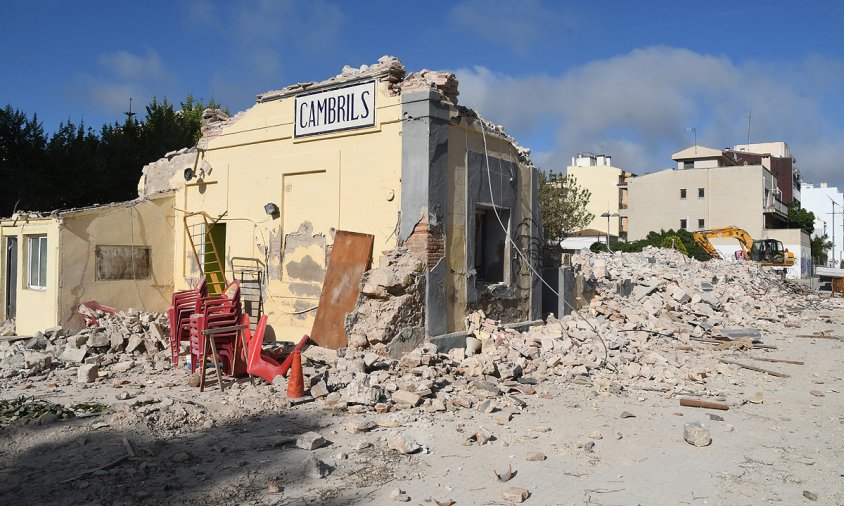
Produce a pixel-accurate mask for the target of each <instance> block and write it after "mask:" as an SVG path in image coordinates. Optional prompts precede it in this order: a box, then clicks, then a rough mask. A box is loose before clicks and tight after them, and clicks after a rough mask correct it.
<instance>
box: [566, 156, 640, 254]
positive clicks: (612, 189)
mask: <svg viewBox="0 0 844 506" xmlns="http://www.w3.org/2000/svg"><path fill="white" fill-rule="evenodd" d="M566 175H567V176H569V177H574V178H575V179H576V180H577V184H578V186H580V187H581V188H585V189H586V190H589V193H590V197H589V203H588V204H587V206H586V209H587V210H588V211H589V212H590V213H592V214H593V215H594V218H593V219H592V221H591V222H590V223H589V224H588V225H586V226H585V227H583V229H582V230H579V231H578V232H577V233H576V234H574V237H571V238H569V239H567V240H566V241H568V242H570V243H573V242H577V241H579V242H583V241H591V242H595V241H596V240H600V241H605V240H606V239H605V238H606V237H607V235H609V237H610V240H611V241H612V240H617V239H618V238H626V237H627V216H624V215H622V213H620V212H619V211H620V210H622V209H626V208H627V181H628V180H629V179H630V178H631V177H634V176H635V174H633V173H632V172H629V171H626V170H624V169H621V168H618V167H615V166H613V165H612V156H610V155H605V154H594V153H578V154H577V155H576V156H574V157H572V159H571V165H569V166H568V167H566ZM578 237H579V238H578ZM591 242H590V244H591ZM587 246H588V245H587ZM563 248H564V249H571V248H568V247H567V246H566V244H564V245H563Z"/></svg>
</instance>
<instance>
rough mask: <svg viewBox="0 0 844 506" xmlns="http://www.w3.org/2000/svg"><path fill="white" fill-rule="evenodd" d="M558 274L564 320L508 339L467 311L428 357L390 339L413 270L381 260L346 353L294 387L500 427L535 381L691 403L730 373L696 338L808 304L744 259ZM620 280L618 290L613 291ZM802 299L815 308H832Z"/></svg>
mask: <svg viewBox="0 0 844 506" xmlns="http://www.w3.org/2000/svg"><path fill="white" fill-rule="evenodd" d="M572 266H573V269H574V274H575V277H576V278H577V279H579V281H578V283H579V285H580V286H582V287H583V290H582V291H580V292H579V293H578V294H577V297H578V299H580V308H579V309H578V310H577V311H576V312H574V313H572V314H570V315H566V316H563V317H560V318H557V317H555V316H554V315H551V316H549V317H548V319H547V320H546V321H545V322H544V323H539V324H534V325H533V326H530V327H528V328H526V329H523V330H521V331H520V330H516V329H513V328H508V327H507V326H505V325H503V324H502V322H500V321H497V320H493V319H490V318H487V316H486V315H485V314H484V313H483V312H482V311H476V312H474V313H471V314H469V315H468V316H467V318H466V329H467V333H468V337H467V338H466V339H465V344H464V346H463V347H458V348H456V349H453V350H451V351H449V352H447V353H441V352H439V351H438V349H437V346H436V345H434V344H432V343H426V342H424V341H423V340H422V339H419V340H416V341H413V340H412V339H410V340H407V339H405V338H404V337H403V333H405V332H406V331H407V330H408V329H407V327H408V326H409V325H410V326H413V325H418V326H420V327H421V326H422V309H421V308H422V307H423V297H422V293H423V292H424V287H423V286H422V284H423V283H424V276H422V275H421V273H422V272H423V270H424V266H422V264H421V262H420V261H419V260H418V259H417V258H415V257H414V256H413V255H412V254H410V253H409V252H408V251H407V250H403V249H401V248H398V249H395V250H391V251H388V252H386V253H385V254H384V257H383V258H382V260H381V267H378V268H376V269H372V270H370V271H369V272H367V273H366V275H365V276H364V278H363V280H362V283H361V297H360V299H359V301H358V305H357V307H356V309H355V310H354V311H353V312H352V313H350V314H348V315H347V319H346V330H347V332H348V333H349V335H350V346H349V347H348V348H346V349H343V350H338V352H336V353H335V352H327V351H326V352H323V351H320V350H313V351H306V353H305V356H306V357H307V358H308V362H309V367H308V368H306V370H307V371H308V372H307V373H306V375H307V376H310V377H309V378H308V379H307V381H308V384H310V385H312V389H313V390H315V391H316V392H318V394H319V395H315V397H320V398H322V399H324V400H325V401H324V402H325V403H326V404H327V405H329V406H332V407H334V408H335V409H337V408H339V409H344V408H345V409H347V410H351V411H354V412H355V413H365V412H372V411H374V412H375V413H385V412H393V411H400V410H411V409H418V410H422V411H427V412H437V411H448V410H453V409H465V408H475V409H477V410H478V411H479V412H481V413H483V414H488V415H490V418H493V420H494V421H495V422H496V423H498V424H502V425H503V424H507V423H509V421H510V419H512V414H514V413H518V410H521V409H524V407H525V406H526V405H527V404H528V403H529V402H530V398H531V396H534V395H536V394H537V393H540V392H538V390H539V389H540V388H541V387H540V385H542V384H543V382H547V381H555V382H558V383H573V384H581V385H588V386H589V387H590V388H592V389H593V390H594V391H595V392H596V393H597V394H598V395H623V394H624V393H625V392H635V391H641V390H642V389H645V390H651V391H659V392H662V393H665V394H668V395H672V394H674V395H677V394H684V395H687V396H688V395H690V394H691V395H692V396H694V398H702V397H703V396H707V395H709V396H712V395H715V393H716V392H718V391H719V389H721V388H725V387H726V386H727V385H729V382H730V378H729V375H730V369H729V367H727V366H726V364H721V363H719V362H718V353H719V352H718V351H717V350H714V349H707V348H706V347H705V346H706V345H704V344H702V343H699V342H698V341H699V340H704V341H707V340H709V341H714V340H715V338H716V337H719V336H721V335H722V334H723V333H724V331H725V330H728V331H730V332H732V330H733V329H736V328H745V329H746V328H750V327H754V328H757V329H760V330H761V331H762V332H763V333H764V331H766V330H770V331H773V330H777V329H778V328H780V324H779V323H777V321H778V320H785V321H793V322H795V323H796V322H798V321H799V318H800V316H799V315H800V310H801V309H802V308H803V305H805V301H806V300H807V297H810V295H806V294H804V293H800V292H799V288H796V287H795V286H794V285H792V284H790V283H783V282H782V281H781V280H780V279H779V278H778V277H777V276H776V274H774V273H771V272H768V271H766V270H763V269H759V267H758V266H755V265H750V264H749V263H736V262H726V261H721V260H713V261H709V262H706V263H702V262H698V261H696V260H693V259H689V258H687V257H685V256H683V255H682V254H681V253H678V252H676V251H673V250H665V249H658V248H648V249H646V251H645V252H643V253H625V254H613V255H610V254H605V253H598V254H596V253H592V252H588V251H584V252H581V253H578V254H576V255H574V256H573V258H572ZM596 273H597V275H598V276H596ZM621 284H623V285H625V286H627V287H629V288H630V289H629V290H619V285H621ZM702 286H703V287H705V289H701V287H702ZM812 303H813V304H814V305H815V306H817V308H818V310H822V309H824V308H826V307H832V306H834V305H837V304H839V303H840V301H839V302H836V301H835V300H834V299H823V300H813V302H812ZM423 337H424V334H423ZM716 342H720V341H716ZM411 344H412V346H410V345H411ZM472 344H474V345H475V346H471V345H472ZM402 347H406V348H402ZM395 350H402V351H401V353H399V354H394V351H395ZM679 350H684V351H683V352H680V351H679ZM686 351H694V352H695V353H686ZM701 352H708V353H701ZM725 367H726V368H725ZM703 401H704V400H702V401H701V402H703ZM705 402H708V403H712V402H713V401H705ZM503 412H506V413H507V414H506V415H502V416H498V417H495V415H496V414H499V413H503ZM620 416H621V417H624V418H626V417H631V416H632V413H629V412H626V413H622V415H620Z"/></svg>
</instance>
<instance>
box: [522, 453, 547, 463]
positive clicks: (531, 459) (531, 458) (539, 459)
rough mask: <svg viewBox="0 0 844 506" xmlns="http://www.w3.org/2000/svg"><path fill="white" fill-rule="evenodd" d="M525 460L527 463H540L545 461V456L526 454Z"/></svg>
mask: <svg viewBox="0 0 844 506" xmlns="http://www.w3.org/2000/svg"><path fill="white" fill-rule="evenodd" d="M525 460H527V461H529V462H542V461H543V460H545V454H544V453H540V452H532V453H528V454H527V456H526V457H525Z"/></svg>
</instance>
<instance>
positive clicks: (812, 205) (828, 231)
mask: <svg viewBox="0 0 844 506" xmlns="http://www.w3.org/2000/svg"><path fill="white" fill-rule="evenodd" d="M802 196H803V200H802V205H803V208H804V209H806V210H807V211H811V212H813V213H814V214H815V233H814V234H812V237H817V236H821V235H826V236H827V237H829V239H830V241H831V242H832V243H833V246H832V250H831V251H830V252H829V256H828V258H827V267H838V266H839V265H840V264H841V261H842V260H844V194H842V193H841V191H839V190H838V188H837V187H835V186H829V185H828V184H827V182H826V181H821V182H820V184H818V185H815V184H812V183H803V191H802Z"/></svg>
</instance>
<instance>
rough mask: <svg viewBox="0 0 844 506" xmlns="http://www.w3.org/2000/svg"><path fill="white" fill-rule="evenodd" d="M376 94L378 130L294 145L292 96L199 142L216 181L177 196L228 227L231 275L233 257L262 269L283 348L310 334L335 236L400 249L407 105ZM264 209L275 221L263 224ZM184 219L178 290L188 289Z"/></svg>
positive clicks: (380, 90) (385, 92)
mask: <svg viewBox="0 0 844 506" xmlns="http://www.w3.org/2000/svg"><path fill="white" fill-rule="evenodd" d="M376 90H377V96H376V111H375V113H376V115H375V117H376V124H375V126H374V127H369V128H365V129H361V130H350V131H344V132H334V133H326V134H321V135H314V136H310V137H299V138H294V137H293V122H294V97H293V96H292V95H288V96H281V97H280V98H277V99H273V100H268V101H262V102H259V103H257V104H256V105H254V106H253V107H252V108H250V109H248V110H247V111H245V112H243V113H240V114H238V115H237V116H235V117H234V118H232V119H230V120H228V121H227V122H225V124H223V125H222V126H221V127H220V128H219V129H218V131H215V134H214V136H213V137H209V138H204V139H202V140H201V141H200V143H199V148H198V149H199V162H198V163H200V164H202V163H203V162H205V163H207V164H209V165H210V166H211V167H213V172H212V173H211V174H210V175H207V176H206V177H205V178H204V180H203V183H202V185H200V184H199V183H198V182H197V180H193V181H192V182H191V183H190V184H189V185H185V184H184V182H182V183H181V187H180V188H179V190H178V194H177V197H176V202H177V205H176V207H177V208H181V209H183V210H186V211H188V212H194V211H200V210H204V211H206V212H207V213H208V214H210V215H211V216H213V217H215V218H216V217H220V220H221V222H223V223H226V252H225V257H226V259H227V260H226V267H227V275H230V272H229V271H228V270H229V269H231V262H230V261H231V259H232V258H235V257H237V258H246V259H255V260H257V261H260V262H261V263H262V265H265V266H266V273H265V283H264V287H263V296H264V312H265V313H266V314H267V315H268V317H269V325H270V327H271V329H272V330H273V331H274V332H275V335H276V336H277V338H278V339H282V340H291V341H292V340H298V339H300V338H301V336H302V335H303V334H309V333H310V331H311V327H312V324H313V319H314V316H315V314H316V312H315V309H314V306H316V305H317V304H318V301H319V295H320V291H321V287H322V276H323V275H324V270H325V268H326V257H327V256H328V254H329V252H330V249H331V245H332V243H333V237H334V232H335V231H336V230H348V231H352V232H362V233H368V234H373V235H374V236H375V245H374V246H375V247H374V250H375V252H376V253H380V252H381V251H383V250H387V249H391V248H393V247H395V246H396V245H397V241H398V240H397V235H396V234H395V228H396V221H397V219H398V217H399V210H400V208H399V205H400V202H401V191H402V187H401V143H402V140H401V131H402V123H401V104H400V99H399V97H398V96H396V95H395V94H394V93H393V91H392V89H391V84H390V83H389V82H387V81H379V82H378V83H377V87H376ZM267 203H273V204H275V205H276V206H278V209H279V212H278V213H277V214H275V215H268V214H266V212H265V211H264V205H265V204H267ZM182 216H183V214H182V213H181V212H177V224H176V241H175V242H176V247H177V251H176V254H175V258H177V259H179V260H178V261H177V265H174V276H175V278H176V289H184V288H187V287H188V286H190V281H191V275H190V265H191V257H192V256H193V254H192V252H190V246H189V242H188V241H187V239H186V237H185V233H184V230H183V225H182ZM303 227H307V228H303ZM374 261H375V263H376V264H377V262H378V257H377V255H376V258H375V259H374Z"/></svg>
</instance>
